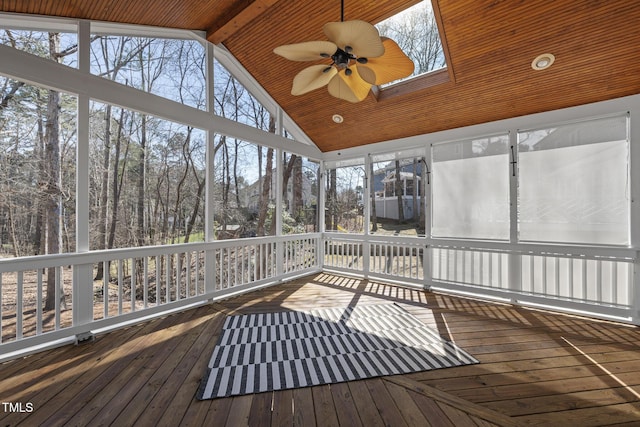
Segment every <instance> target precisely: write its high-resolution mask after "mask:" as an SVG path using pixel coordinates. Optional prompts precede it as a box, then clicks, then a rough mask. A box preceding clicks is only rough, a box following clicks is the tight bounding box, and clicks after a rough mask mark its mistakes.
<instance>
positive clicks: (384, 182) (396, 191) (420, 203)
mask: <svg viewBox="0 0 640 427" xmlns="http://www.w3.org/2000/svg"><path fill="white" fill-rule="evenodd" d="M402 154H403V156H402V157H403V158H396V157H395V154H390V155H384V154H383V155H375V156H372V159H371V160H372V162H371V171H370V179H369V180H370V181H369V182H370V183H371V208H370V218H371V220H370V224H371V229H370V231H371V232H372V233H377V234H389V235H398V234H400V235H407V236H419V235H424V222H425V216H424V197H423V194H424V186H425V184H426V180H425V178H424V177H425V175H424V173H423V166H424V157H423V154H424V153H423V151H421V152H420V153H416V154H417V155H416V156H414V157H404V155H405V153H402Z"/></svg>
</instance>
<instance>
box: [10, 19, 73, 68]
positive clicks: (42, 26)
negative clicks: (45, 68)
mask: <svg viewBox="0 0 640 427" xmlns="http://www.w3.org/2000/svg"><path fill="white" fill-rule="evenodd" d="M0 44H2V45H6V46H11V47H13V48H15V49H18V50H22V51H24V52H27V53H30V54H32V55H35V56H39V57H41V58H46V59H50V60H52V61H55V62H58V63H59V64H63V65H67V66H70V67H77V66H78V54H77V52H78V36H77V28H76V25H75V23H69V22H63V21H60V22H57V21H54V20H48V21H47V22H33V21H32V20H31V19H29V18H23V17H20V16H3V15H0Z"/></svg>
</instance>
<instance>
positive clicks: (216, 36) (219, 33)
mask: <svg viewBox="0 0 640 427" xmlns="http://www.w3.org/2000/svg"><path fill="white" fill-rule="evenodd" d="M277 1H278V0H254V1H253V2H251V4H249V5H248V6H247V7H245V8H244V9H242V11H241V12H240V13H238V14H237V15H235V16H232V17H231V18H230V19H229V20H228V21H227V22H225V23H224V24H222V25H221V26H219V27H218V28H216V29H214V28H210V29H209V30H208V31H207V40H209V41H210V42H211V43H213V44H218V43H222V42H223V41H225V40H226V39H227V38H228V37H230V36H232V35H233V34H235V32H236V31H238V30H240V29H241V28H242V27H244V26H245V25H247V24H248V23H249V22H251V21H253V20H254V19H255V18H257V17H258V16H260V15H261V14H262V13H263V12H264V11H265V10H267V9H268V8H269V7H271V6H273V5H274V4H275V3H276V2H277Z"/></svg>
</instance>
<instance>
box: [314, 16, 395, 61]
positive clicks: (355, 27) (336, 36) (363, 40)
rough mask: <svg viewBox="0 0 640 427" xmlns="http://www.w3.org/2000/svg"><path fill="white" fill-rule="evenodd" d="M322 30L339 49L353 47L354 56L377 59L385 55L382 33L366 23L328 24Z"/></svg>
mask: <svg viewBox="0 0 640 427" xmlns="http://www.w3.org/2000/svg"><path fill="white" fill-rule="evenodd" d="M322 30H323V31H324V33H325V34H326V36H327V37H328V38H329V40H331V41H332V42H334V43H335V44H336V45H338V47H340V48H341V49H344V48H345V46H351V48H352V49H353V54H354V55H356V56H358V57H360V58H362V57H364V58H375V57H377V56H381V55H382V54H383V53H384V46H383V45H382V41H381V40H380V33H378V30H377V29H376V27H374V26H373V25H371V24H369V23H368V22H365V21H344V22H328V23H326V24H324V26H323V27H322Z"/></svg>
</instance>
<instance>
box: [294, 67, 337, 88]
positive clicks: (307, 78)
mask: <svg viewBox="0 0 640 427" xmlns="http://www.w3.org/2000/svg"><path fill="white" fill-rule="evenodd" d="M327 69H328V71H326V72H325V70H327ZM337 72H338V70H336V69H335V67H329V66H328V65H323V64H320V65H312V66H310V67H307V68H305V69H304V70H302V71H300V72H299V73H298V74H297V75H296V76H295V77H294V78H293V87H292V88H291V95H303V94H305V93H307V92H311V91H312V90H314V89H318V88H320V87H322V86H325V85H326V84H327V83H329V81H330V80H331V79H332V78H333V76H335V75H336V73H337Z"/></svg>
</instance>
